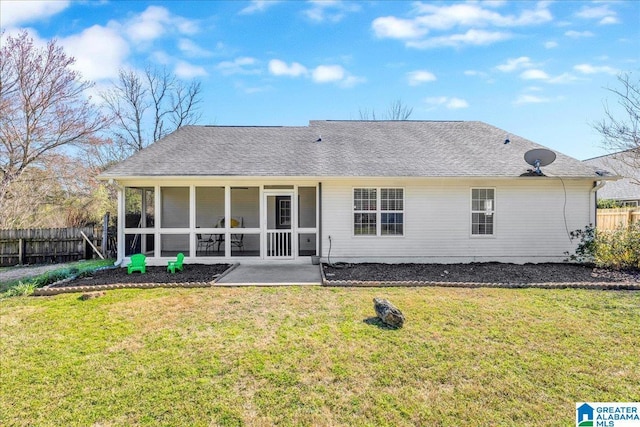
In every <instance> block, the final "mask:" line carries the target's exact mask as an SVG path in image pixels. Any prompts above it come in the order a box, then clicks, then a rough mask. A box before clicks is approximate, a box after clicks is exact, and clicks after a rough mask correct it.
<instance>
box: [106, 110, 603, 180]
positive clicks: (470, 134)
mask: <svg viewBox="0 0 640 427" xmlns="http://www.w3.org/2000/svg"><path fill="white" fill-rule="evenodd" d="M507 135H509V139H510V141H511V143H510V144H504V140H505V137H506V136H507ZM320 137H321V138H322V141H320V142H316V140H317V139H318V138H320ZM533 148H543V147H542V146H541V145H538V144H535V143H533V142H531V141H529V140H527V139H524V138H521V137H519V136H516V135H514V134H512V133H510V132H506V131H504V130H502V129H498V128H496V127H494V126H491V125H488V124H486V123H483V122H477V121H468V122H454V121H443V122H438V121H311V122H310V123H309V126H303V127H250V126H246V127H235V126H185V127H183V128H181V129H180V130H178V131H176V132H174V133H172V134H170V135H168V136H167V137H165V138H163V139H162V140H160V141H158V142H156V143H155V144H152V145H151V146H149V147H148V148H146V149H144V150H143V151H141V152H139V153H137V154H135V155H133V156H131V157H130V158H128V159H126V160H125V161H123V162H121V163H119V164H117V165H115V166H114V167H112V168H111V169H109V170H107V171H106V172H104V173H103V174H102V175H101V177H103V178H117V177H134V176H140V177H145V176H293V177H295V176H317V177H339V176H347V177H349V176H353V177H368V176H372V177H374V176H375V177H385V176H389V177H392V176H393V177H405V176H411V177H418V176H420V177H462V176H482V177H491V176H495V177H513V176H520V175H521V174H523V173H525V172H526V171H527V169H529V168H530V166H529V165H527V164H526V163H525V161H524V160H523V156H524V153H525V152H526V151H528V150H530V149H533ZM543 171H544V172H545V173H546V174H547V175H553V176H558V175H560V176H563V177H593V178H596V177H597V175H596V174H595V172H594V170H593V169H592V168H590V167H588V166H586V165H585V164H583V163H582V162H580V161H579V160H576V159H574V158H571V157H568V156H565V155H562V154H560V153H557V159H556V161H555V162H554V163H553V164H551V165H549V166H547V167H545V168H544V169H543Z"/></svg>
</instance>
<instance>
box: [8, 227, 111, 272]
mask: <svg viewBox="0 0 640 427" xmlns="http://www.w3.org/2000/svg"><path fill="white" fill-rule="evenodd" d="M82 233H84V234H85V235H86V236H87V237H88V238H89V240H91V242H93V244H94V245H96V246H98V247H100V244H101V239H102V229H101V228H99V227H98V228H94V227H82V228H42V229H28V230H0V266H3V267H4V266H12V265H17V264H46V263H60V262H69V261H77V260H79V259H91V258H93V256H94V252H93V250H92V249H91V245H89V243H88V242H87V241H86V240H85V239H84V238H83V237H82Z"/></svg>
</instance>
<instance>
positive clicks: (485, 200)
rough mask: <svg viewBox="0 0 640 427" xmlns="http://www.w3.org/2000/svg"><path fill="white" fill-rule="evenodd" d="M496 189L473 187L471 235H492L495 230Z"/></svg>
mask: <svg viewBox="0 0 640 427" xmlns="http://www.w3.org/2000/svg"><path fill="white" fill-rule="evenodd" d="M495 209H496V190H495V189H493V188H472V189H471V235H473V236H492V235H493V234H494V232H495V230H494V228H495V217H496V216H495Z"/></svg>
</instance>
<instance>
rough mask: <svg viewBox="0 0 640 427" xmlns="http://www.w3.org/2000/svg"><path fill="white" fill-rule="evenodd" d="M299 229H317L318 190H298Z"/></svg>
mask: <svg viewBox="0 0 640 427" xmlns="http://www.w3.org/2000/svg"><path fill="white" fill-rule="evenodd" d="M298 227H300V228H315V227H316V188H315V187H299V188H298Z"/></svg>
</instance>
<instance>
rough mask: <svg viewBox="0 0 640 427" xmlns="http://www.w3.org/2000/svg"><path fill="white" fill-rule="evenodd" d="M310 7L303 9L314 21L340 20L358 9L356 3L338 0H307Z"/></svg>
mask: <svg viewBox="0 0 640 427" xmlns="http://www.w3.org/2000/svg"><path fill="white" fill-rule="evenodd" d="M308 3H309V4H311V7H310V8H309V9H307V10H305V11H304V14H305V16H306V17H307V18H309V19H310V20H312V21H314V22H325V21H329V22H340V21H342V19H344V17H345V16H347V14H348V13H352V12H357V11H359V10H360V5H358V4H356V3H344V2H342V1H338V0H309V1H308Z"/></svg>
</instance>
